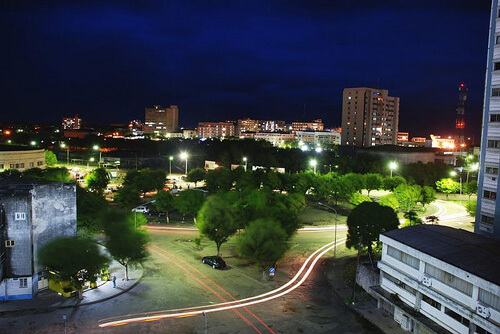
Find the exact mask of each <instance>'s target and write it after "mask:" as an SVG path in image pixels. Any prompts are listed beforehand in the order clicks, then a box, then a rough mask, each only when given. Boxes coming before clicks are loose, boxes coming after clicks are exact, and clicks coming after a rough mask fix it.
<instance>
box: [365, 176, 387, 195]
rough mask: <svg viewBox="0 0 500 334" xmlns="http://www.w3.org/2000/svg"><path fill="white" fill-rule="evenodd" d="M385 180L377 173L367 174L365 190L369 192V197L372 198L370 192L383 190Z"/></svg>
mask: <svg viewBox="0 0 500 334" xmlns="http://www.w3.org/2000/svg"><path fill="white" fill-rule="evenodd" d="M382 183H383V178H382V176H381V175H380V174H377V173H368V174H365V188H366V190H368V196H370V191H372V190H379V189H380V188H382Z"/></svg>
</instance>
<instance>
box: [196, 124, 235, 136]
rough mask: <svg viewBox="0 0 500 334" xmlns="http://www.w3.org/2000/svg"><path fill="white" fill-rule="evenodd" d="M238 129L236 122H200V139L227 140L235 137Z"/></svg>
mask: <svg viewBox="0 0 500 334" xmlns="http://www.w3.org/2000/svg"><path fill="white" fill-rule="evenodd" d="M235 133H236V129H235V126H234V122H232V121H225V122H199V123H198V137H201V138H227V137H234V136H235Z"/></svg>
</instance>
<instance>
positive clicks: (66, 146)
mask: <svg viewBox="0 0 500 334" xmlns="http://www.w3.org/2000/svg"><path fill="white" fill-rule="evenodd" d="M60 146H61V148H62V149H66V165H69V145H66V143H61V145H60Z"/></svg>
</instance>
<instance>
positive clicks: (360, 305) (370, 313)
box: [325, 258, 408, 334]
mask: <svg viewBox="0 0 500 334" xmlns="http://www.w3.org/2000/svg"><path fill="white" fill-rule="evenodd" d="M345 264H346V261H345V259H342V258H339V259H330V260H328V264H327V265H326V266H325V267H326V268H325V274H326V277H327V279H328V282H329V283H330V286H331V287H332V289H333V290H334V292H335V293H336V294H337V295H338V296H339V298H341V299H342V300H344V301H348V303H346V305H348V306H349V307H351V308H352V309H353V310H354V311H355V312H357V313H358V314H359V315H361V316H362V317H363V318H365V319H366V320H368V321H369V322H371V323H372V324H373V325H374V326H376V327H378V328H379V329H380V330H381V331H382V332H384V333H386V334H405V333H406V334H408V332H407V331H405V330H403V329H402V328H401V327H400V326H399V325H398V324H397V323H396V322H395V321H394V320H393V319H392V317H390V316H388V315H386V314H384V313H383V312H382V310H381V309H378V308H377V301H376V300H375V299H373V298H372V297H370V296H368V295H367V294H366V293H364V292H359V291H358V290H356V297H355V303H354V304H353V303H352V296H353V287H352V286H351V287H349V286H347V285H346V284H345V282H344V278H343V277H342V270H343V269H344V268H345Z"/></svg>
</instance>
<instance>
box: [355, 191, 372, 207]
mask: <svg viewBox="0 0 500 334" xmlns="http://www.w3.org/2000/svg"><path fill="white" fill-rule="evenodd" d="M371 201H372V199H371V198H370V197H368V196H366V195H363V194H360V193H354V194H352V195H351V199H350V200H349V203H351V204H352V205H354V206H358V205H359V204H361V203H363V202H371Z"/></svg>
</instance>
